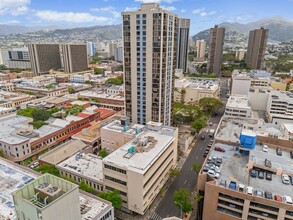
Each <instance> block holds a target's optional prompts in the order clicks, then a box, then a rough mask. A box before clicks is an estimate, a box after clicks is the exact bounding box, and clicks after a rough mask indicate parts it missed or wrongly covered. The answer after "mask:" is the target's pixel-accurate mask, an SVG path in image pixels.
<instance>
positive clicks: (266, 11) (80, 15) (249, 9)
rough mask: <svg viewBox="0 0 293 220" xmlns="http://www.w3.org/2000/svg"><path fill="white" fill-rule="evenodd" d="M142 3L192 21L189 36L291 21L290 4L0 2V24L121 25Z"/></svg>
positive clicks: (280, 0)
mask: <svg viewBox="0 0 293 220" xmlns="http://www.w3.org/2000/svg"><path fill="white" fill-rule="evenodd" d="M142 2H147V3H148V2H157V3H160V5H161V6H162V7H163V8H166V9H167V10H170V11H172V12H173V13H175V14H178V15H179V16H180V17H185V18H190V19H191V34H195V33H197V32H199V31H201V30H204V29H206V28H209V27H212V26H213V25H214V24H218V23H221V22H224V21H229V22H239V23H247V22H250V21H255V20H259V19H262V18H267V17H273V16H282V17H284V18H286V19H290V20H292V21H293V13H292V12H293V0H0V23H1V24H19V25H26V26H36V25H58V26H65V27H72V26H94V25H106V24H119V23H121V16H120V13H121V12H122V11H125V10H136V9H137V8H139V7H140V4H141V3H142Z"/></svg>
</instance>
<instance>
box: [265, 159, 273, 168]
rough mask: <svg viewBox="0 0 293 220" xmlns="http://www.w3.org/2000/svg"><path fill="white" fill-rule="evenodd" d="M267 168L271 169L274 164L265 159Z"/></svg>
mask: <svg viewBox="0 0 293 220" xmlns="http://www.w3.org/2000/svg"><path fill="white" fill-rule="evenodd" d="M265 166H266V167H269V168H271V167H272V162H271V161H270V160H269V159H265Z"/></svg>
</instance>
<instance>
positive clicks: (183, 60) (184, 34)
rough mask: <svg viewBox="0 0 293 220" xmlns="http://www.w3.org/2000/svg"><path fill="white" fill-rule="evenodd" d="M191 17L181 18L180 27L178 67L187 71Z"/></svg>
mask: <svg viewBox="0 0 293 220" xmlns="http://www.w3.org/2000/svg"><path fill="white" fill-rule="evenodd" d="M189 29H190V19H185V18H180V19H179V28H178V46H177V69H182V70H183V72H187V58H188V41H189Z"/></svg>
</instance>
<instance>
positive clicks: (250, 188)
mask: <svg viewBox="0 0 293 220" xmlns="http://www.w3.org/2000/svg"><path fill="white" fill-rule="evenodd" d="M246 193H247V194H249V195H253V187H251V186H247V187H246Z"/></svg>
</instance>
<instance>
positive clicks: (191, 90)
mask: <svg viewBox="0 0 293 220" xmlns="http://www.w3.org/2000/svg"><path fill="white" fill-rule="evenodd" d="M219 94H220V84H219V80H218V79H192V78H185V79H180V80H175V92H174V100H175V102H182V103H186V104H192V103H198V102H199V100H200V99H201V98H205V97H210V98H219Z"/></svg>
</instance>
